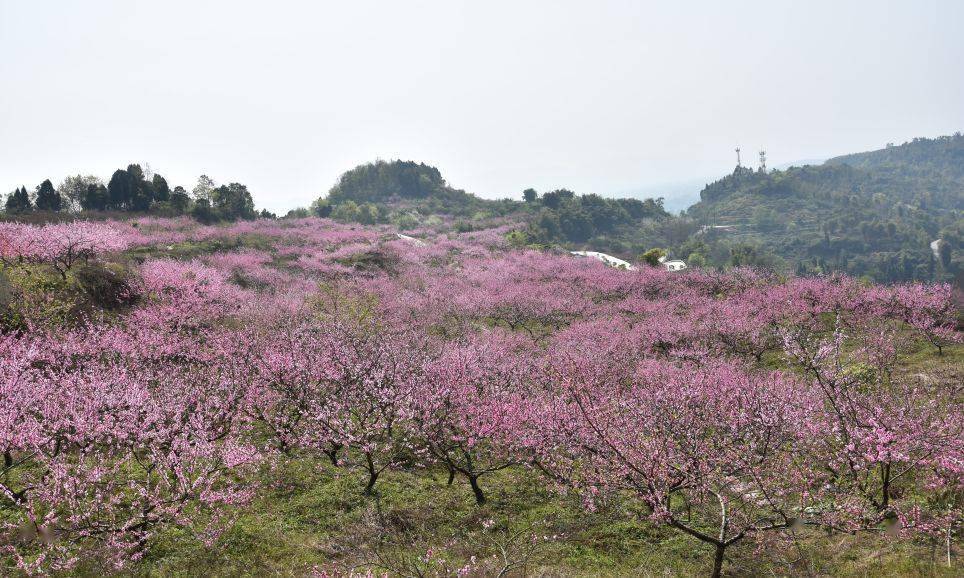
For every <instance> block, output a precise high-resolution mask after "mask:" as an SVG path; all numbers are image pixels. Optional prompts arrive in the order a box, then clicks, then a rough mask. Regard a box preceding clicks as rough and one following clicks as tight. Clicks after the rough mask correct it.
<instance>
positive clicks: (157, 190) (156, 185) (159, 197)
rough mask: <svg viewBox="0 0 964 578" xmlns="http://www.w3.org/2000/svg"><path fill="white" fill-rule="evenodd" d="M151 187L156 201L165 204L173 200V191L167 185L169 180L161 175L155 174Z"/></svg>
mask: <svg viewBox="0 0 964 578" xmlns="http://www.w3.org/2000/svg"><path fill="white" fill-rule="evenodd" d="M151 187H152V188H153V190H154V200H155V201H157V202H159V203H165V202H167V201H169V200H170V199H171V189H170V187H168V185H167V180H166V179H165V178H164V177H162V176H161V175H158V174H155V175H154V178H153V179H151Z"/></svg>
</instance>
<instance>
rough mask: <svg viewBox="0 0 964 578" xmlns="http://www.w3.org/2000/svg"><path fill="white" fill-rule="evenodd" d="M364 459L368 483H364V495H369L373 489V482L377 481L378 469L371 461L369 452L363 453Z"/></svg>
mask: <svg viewBox="0 0 964 578" xmlns="http://www.w3.org/2000/svg"><path fill="white" fill-rule="evenodd" d="M365 461H366V462H367V466H368V484H366V485H365V495H366V496H370V495H372V491H373V490H374V489H375V482H377V481H378V470H376V469H375V464H374V463H373V462H372V457H371V455H370V454H365Z"/></svg>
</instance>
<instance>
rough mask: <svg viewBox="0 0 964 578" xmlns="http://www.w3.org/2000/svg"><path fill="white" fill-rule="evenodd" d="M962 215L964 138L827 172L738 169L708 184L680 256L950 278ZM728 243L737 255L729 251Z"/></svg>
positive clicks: (920, 142)
mask: <svg viewBox="0 0 964 578" xmlns="http://www.w3.org/2000/svg"><path fill="white" fill-rule="evenodd" d="M962 211H964V137H962V136H961V135H960V134H959V133H958V134H956V135H954V136H946V137H940V138H936V139H914V140H913V141H912V142H908V143H904V144H902V145H899V146H893V145H889V146H888V147H887V148H885V149H882V150H878V151H871V152H867V153H859V154H853V155H847V156H842V157H837V158H834V159H831V160H829V161H827V162H826V163H824V164H823V165H820V166H804V167H791V168H789V169H787V170H783V171H779V170H773V171H769V172H762V171H759V170H752V169H749V168H746V167H737V168H736V170H734V172H733V173H732V174H730V175H727V176H725V177H724V178H722V179H720V180H719V181H716V182H714V183H712V184H709V185H707V186H706V188H704V189H703V191H702V192H701V193H700V202H699V203H697V204H696V205H694V206H692V207H691V208H690V209H689V210H688V213H687V215H688V216H689V217H690V218H691V219H693V220H694V221H695V222H696V223H697V224H699V225H700V231H701V234H698V235H696V236H694V237H693V238H692V239H690V240H689V241H688V242H687V244H686V245H684V246H682V247H680V249H681V251H682V253H683V254H684V255H683V256H684V258H685V257H687V256H689V255H693V256H694V257H695V258H696V260H699V259H701V258H704V259H705V258H706V256H708V255H710V254H712V253H714V251H715V252H716V253H717V256H718V257H723V258H724V259H725V258H726V257H727V254H729V257H730V258H731V259H732V258H733V257H734V255H735V254H734V252H733V251H732V249H733V248H734V247H739V248H740V250H742V251H744V252H755V253H758V254H764V253H765V254H767V255H769V257H768V258H769V259H771V260H772V261H774V262H781V263H782V264H784V265H785V266H786V267H788V268H793V269H795V270H796V272H798V273H801V274H810V273H822V272H824V273H825V272H831V271H842V272H847V273H849V274H852V275H857V276H866V277H869V278H872V279H874V280H877V281H909V280H950V279H954V278H955V277H957V276H959V275H960V274H961V271H962V267H964V254H962V247H964V245H962V241H964V220H962V219H964V212H962ZM938 240H939V241H938ZM935 242H937V243H936V246H937V248H936V249H935V247H934V246H933V244H934V243H935ZM720 245H723V246H725V247H729V248H730V249H731V250H724V251H719V247H720ZM935 253H936V254H935ZM691 260H692V259H691ZM708 261H709V262H710V264H719V263H718V262H715V261H714V259H708Z"/></svg>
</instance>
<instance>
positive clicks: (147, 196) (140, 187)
mask: <svg viewBox="0 0 964 578" xmlns="http://www.w3.org/2000/svg"><path fill="white" fill-rule="evenodd" d="M127 176H128V178H129V179H130V187H131V201H130V210H132V211H147V210H149V209H150V208H151V203H153V202H154V186H153V185H152V184H151V182H149V181H148V180H147V179H145V178H144V170H143V169H141V165H137V164H131V165H127ZM162 180H163V179H162ZM164 184H165V185H167V182H166V181H165V182H164Z"/></svg>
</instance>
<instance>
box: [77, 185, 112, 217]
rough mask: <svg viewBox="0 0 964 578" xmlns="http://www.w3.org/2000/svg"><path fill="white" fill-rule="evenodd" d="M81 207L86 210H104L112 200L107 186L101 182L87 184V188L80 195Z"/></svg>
mask: <svg viewBox="0 0 964 578" xmlns="http://www.w3.org/2000/svg"><path fill="white" fill-rule="evenodd" d="M79 202H80V208H82V209H84V210H85V211H104V210H106V209H107V205H108V203H109V202H110V196H109V194H108V192H107V187H105V186H104V185H102V184H100V183H91V184H89V185H87V190H85V191H84V193H83V194H82V195H81V196H80V199H79Z"/></svg>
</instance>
